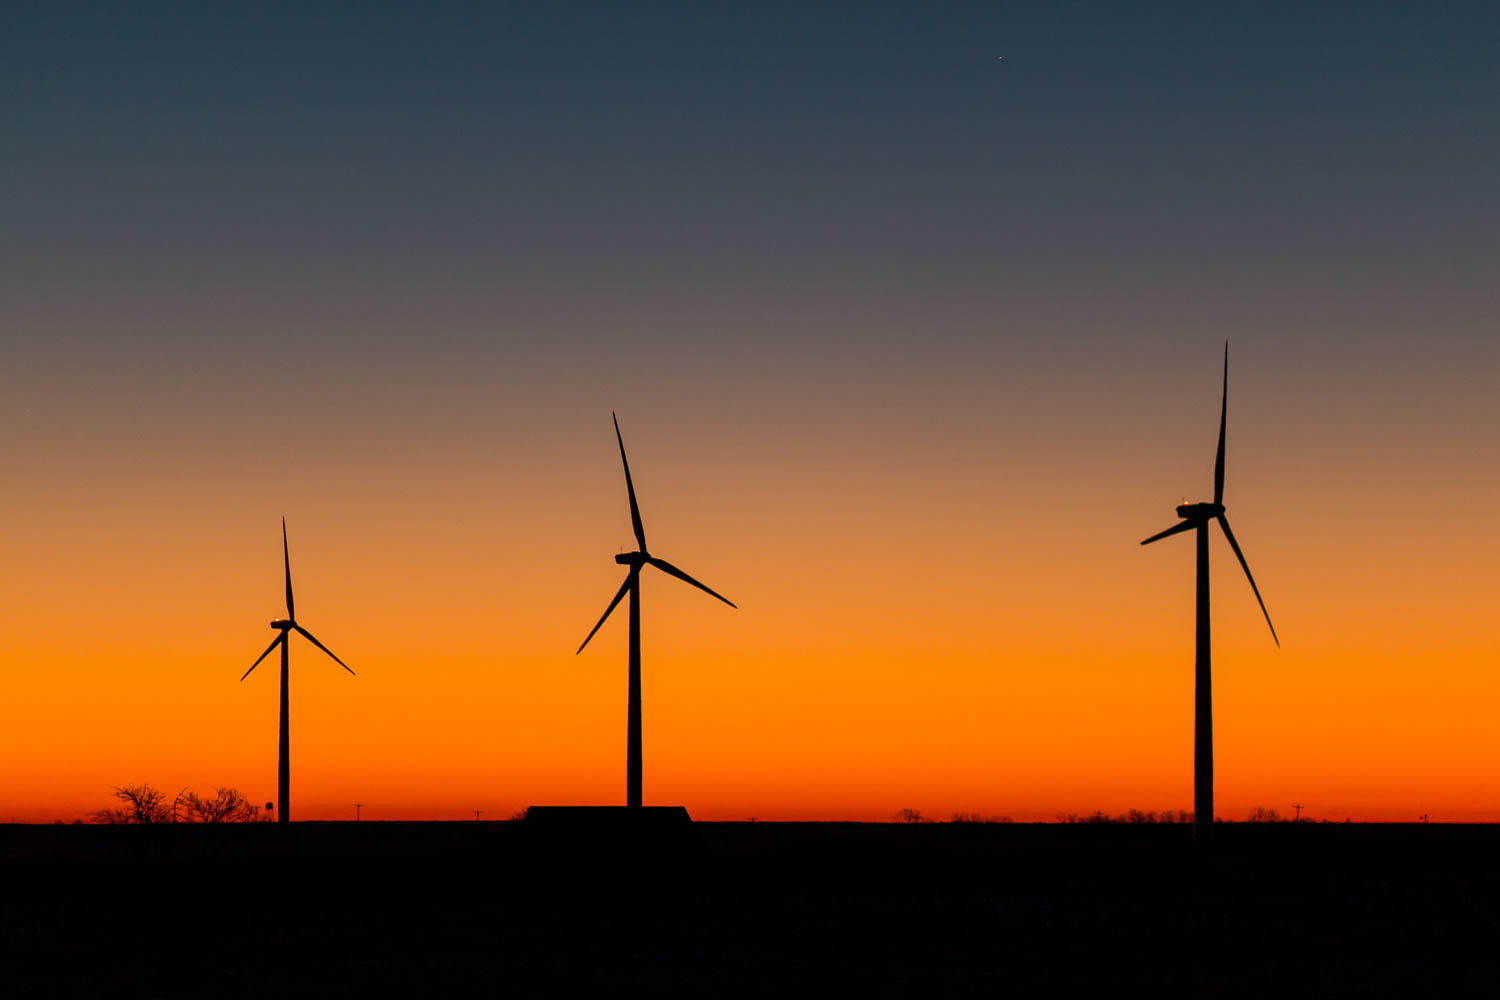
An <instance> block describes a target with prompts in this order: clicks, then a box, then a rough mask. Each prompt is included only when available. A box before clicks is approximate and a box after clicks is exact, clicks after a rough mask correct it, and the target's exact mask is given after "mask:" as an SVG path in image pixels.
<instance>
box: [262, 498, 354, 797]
mask: <svg viewBox="0 0 1500 1000" xmlns="http://www.w3.org/2000/svg"><path fill="white" fill-rule="evenodd" d="M281 557H282V559H283V560H284V562H285V565H286V617H285V618H278V619H276V620H275V621H273V622H272V623H271V627H272V628H274V629H275V630H276V633H277V635H276V638H274V639H272V640H271V644H270V645H269V646H267V647H266V651H265V652H264V653H261V654H260V655H259V656H257V657H256V658H255V662H254V663H252V664H250V669H249V670H246V671H245V675H244V677H241V678H240V680H244V679H245V677H249V676H250V674H251V672H252V671H254V670H255V668H256V667H258V666H260V661H261V660H264V659H265V658H266V657H267V656H269V655H271V650H273V649H275V648H276V647H277V646H280V647H281V742H280V744H279V746H278V750H277V755H276V822H277V823H278V824H279V825H281V826H283V827H284V826H286V825H287V824H288V823H290V822H291V819H292V815H291V812H292V810H291V789H292V774H291V740H290V730H289V728H288V720H287V681H288V677H289V674H290V670H289V666H290V662H289V658H288V656H287V645H288V644H287V637H288V633H290V632H292V631H293V630H295V631H298V632H301V633H302V637H303V638H305V639H306V640H307V641H308V642H310V643H312V644H313V645H314V646H317V647H318V648H319V649H321V650H322V651H323V652H325V653H327V654H328V655H329V656H333V661H334V662H335V663H337V664H338V665H339V666H341V667H343V668H344V669H345V670H349V664H347V663H345V662H344V661H343V660H341V659H339V658H338V657H337V656H334V655H333V650H331V649H329V648H328V647H327V646H325V645H323V644H322V643H321V642H319V641H318V640H317V637H316V636H314V635H313V634H312V633H311V632H309V631H308V630H307V629H305V628H303V627H302V626H301V625H299V624H297V610H296V603H295V602H294V601H293V600H292V557H291V554H290V552H288V550H287V544H286V518H284V517H283V518H282V519H281ZM349 673H350V674H353V673H354V671H352V670H349Z"/></svg>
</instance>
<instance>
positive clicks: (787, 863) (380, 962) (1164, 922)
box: [0, 822, 1500, 997]
mask: <svg viewBox="0 0 1500 1000" xmlns="http://www.w3.org/2000/svg"><path fill="white" fill-rule="evenodd" d="M288 832H289V834H290V836H282V835H281V831H278V830H277V829H276V828H275V827H274V826H271V825H255V826H239V827H233V828H230V827H226V828H221V829H217V830H210V829H205V828H203V827H196V828H191V827H186V826H177V827H162V828H158V829H149V828H145V829H141V828H137V829H128V828H105V827H69V826H32V827H19V826H12V827H0V855H3V856H4V858H5V859H6V860H5V862H4V864H5V869H6V886H5V891H4V894H3V896H0V899H3V902H0V906H3V925H0V940H3V945H0V948H3V958H4V967H5V968H4V972H5V988H6V992H7V994H8V995H11V996H17V997H20V996H42V995H58V994H66V995H121V994H150V995H170V996H180V995H188V996H222V995H249V994H254V995H266V996H271V995H288V994H291V995H326V994H329V993H334V994H339V995H344V994H352V993H362V992H375V991H380V992H389V991H392V990H407V991H413V992H416V993H418V994H437V993H440V992H441V993H457V994H470V993H473V994H478V993H486V994H491V995H494V994H503V993H506V992H517V991H519V992H523V993H537V992H562V991H563V990H565V989H579V988H583V989H592V990H599V991H608V992H609V993H616V992H619V991H621V990H629V989H633V988H634V989H647V988H649V989H652V990H655V991H657V992H678V993H685V992H694V993H702V992H704V991H708V990H713V991H717V992H725V991H730V992H733V991H745V992H756V993H762V994H764V993H770V992H783V993H784V992H791V991H795V992H798V993H802V992H810V991H827V992H829V993H840V994H842V993H846V992H850V991H854V990H858V991H860V992H867V993H875V994H878V995H879V994H883V995H898V994H912V993H917V992H919V991H921V992H925V991H948V992H980V991H983V992H987V993H993V992H995V991H996V990H1006V989H1024V990H1026V991H1027V992H1038V991H1041V990H1047V991H1048V992H1052V993H1056V992H1059V991H1062V992H1070V991H1073V990H1077V989H1080V988H1085V987H1087V988H1091V989H1108V990H1126V989H1129V990H1138V989H1143V990H1147V991H1150V992H1151V993H1154V994H1158V995H1162V996H1166V995H1183V994H1185V995H1189V996H1194V995H1199V996H1210V995H1225V994H1239V995H1267V994H1281V993H1287V992H1292V993H1307V992H1318V993H1324V994H1365V995H1369V994H1379V993H1404V994H1417V993H1431V992H1433V991H1437V990H1441V991H1443V992H1444V993H1447V994H1453V993H1467V994H1477V995H1495V993H1496V992H1497V990H1500V962H1497V957H1496V952H1497V948H1496V942H1497V941H1500V893H1497V890H1500V874H1497V853H1496V848H1497V847H1500V829H1497V828H1494V827H1489V826H1448V825H1436V824H1435V825H1430V826H1373V825H1348V826H1346V825H1342V824H1339V825H1334V824H1327V825H1323V824H1300V825H1293V824H1285V823H1284V824H1234V825H1226V826H1220V827H1219V828H1218V830H1217V833H1218V835H1219V837H1218V842H1217V843H1216V844H1215V845H1214V847H1213V849H1211V850H1208V851H1204V850H1197V849H1195V848H1194V846H1193V844H1192V841H1191V830H1190V828H1189V827H1188V826H1185V825H1170V826H1160V825H1140V826H1131V825H1111V824H1105V825H1081V824H1080V825H1037V826H1032V825H1027V824H994V825H990V824H983V825H980V824H973V825H969V824H964V825H949V824H931V825H916V826H902V825H880V824H873V825H865V824H841V823H829V824H780V823H755V824H748V823H699V824H694V825H693V826H691V827H689V828H688V832H686V833H685V834H683V835H681V836H678V837H676V838H672V839H670V840H669V841H666V842H649V843H629V842H625V841H621V840H619V839H613V840H610V841H607V842H601V841H600V840H598V839H596V838H593V837H590V836H587V835H580V836H578V837H575V838H571V839H569V840H567V841H566V842H560V841H559V840H558V839H557V838H555V837H553V836H548V837H547V838H545V839H543V838H542V837H540V836H538V835H536V834H535V833H534V832H530V831H528V830H526V829H525V828H524V826H523V825H522V824H513V823H476V822H468V823H377V822H365V823H359V824H355V823H306V824H296V825H294V827H293V828H292V829H291V830H290V831H288Z"/></svg>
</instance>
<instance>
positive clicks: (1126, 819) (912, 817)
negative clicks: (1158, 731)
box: [894, 806, 1291, 823]
mask: <svg viewBox="0 0 1500 1000" xmlns="http://www.w3.org/2000/svg"><path fill="white" fill-rule="evenodd" d="M894 818H895V821H896V822H897V823H932V822H937V821H935V820H931V819H928V818H927V817H926V816H923V815H922V814H921V813H920V812H918V811H917V810H915V809H902V810H901V811H899V812H897V813H896V815H895V817H894ZM1056 821H1057V822H1059V823H1191V822H1192V821H1193V812H1192V810H1190V809H1163V810H1162V811H1161V812H1155V811H1152V810H1146V809H1127V810H1126V811H1125V812H1122V813H1119V814H1112V813H1107V812H1104V811H1103V810H1098V811H1095V812H1091V813H1058V814H1057V817H1056ZM1244 821H1245V822H1247V823H1287V822H1291V819H1290V818H1289V817H1285V816H1282V815H1281V813H1279V812H1278V811H1276V810H1275V809H1268V808H1266V807H1265V806H1256V807H1255V808H1253V809H1251V810H1250V814H1249V815H1248V816H1246V817H1245V820H1244ZM948 822H950V823H1010V822H1013V821H1012V820H1011V818H1010V817H1009V816H986V815H984V814H983V813H976V812H956V813H954V814H953V815H952V816H950V817H949V818H948ZM1215 822H1218V823H1229V822H1233V820H1226V819H1224V818H1223V817H1219V818H1218V819H1216V820H1215Z"/></svg>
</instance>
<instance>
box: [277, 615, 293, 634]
mask: <svg viewBox="0 0 1500 1000" xmlns="http://www.w3.org/2000/svg"><path fill="white" fill-rule="evenodd" d="M296 624H297V623H296V622H294V621H292V620H291V619H290V618H278V619H276V620H275V621H273V622H272V623H271V627H272V628H274V629H275V630H276V631H278V632H289V631H291V629H292V627H293V626H295V625H296Z"/></svg>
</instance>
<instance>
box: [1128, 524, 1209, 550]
mask: <svg viewBox="0 0 1500 1000" xmlns="http://www.w3.org/2000/svg"><path fill="white" fill-rule="evenodd" d="M1197 526H1198V522H1196V521H1178V522H1177V523H1176V524H1174V525H1172V526H1171V527H1170V528H1168V529H1167V530H1166V531H1158V532H1157V533H1156V534H1154V535H1152V536H1151V537H1150V538H1148V539H1146V540H1145V541H1144V542H1142V543H1141V544H1142V545H1150V544H1151V543H1152V542H1159V541H1161V540H1162V539H1163V538H1166V537H1167V536H1168V535H1175V534H1177V533H1178V532H1179V531H1187V530H1188V529H1189V528H1195V527H1197Z"/></svg>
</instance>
